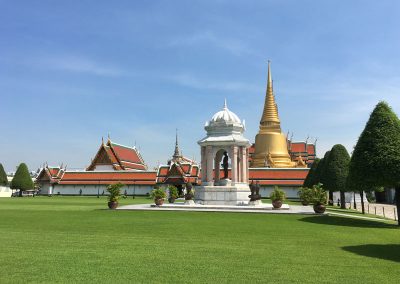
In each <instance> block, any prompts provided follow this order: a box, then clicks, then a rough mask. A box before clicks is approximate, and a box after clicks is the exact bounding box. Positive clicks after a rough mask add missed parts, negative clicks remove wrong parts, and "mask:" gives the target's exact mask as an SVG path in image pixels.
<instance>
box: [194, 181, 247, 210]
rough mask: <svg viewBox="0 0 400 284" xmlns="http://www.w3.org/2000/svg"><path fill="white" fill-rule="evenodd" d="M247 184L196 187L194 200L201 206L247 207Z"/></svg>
mask: <svg viewBox="0 0 400 284" xmlns="http://www.w3.org/2000/svg"><path fill="white" fill-rule="evenodd" d="M250 193H251V192H250V189H249V185H248V184H247V183H237V184H235V185H230V186H199V187H196V191H195V200H196V203H198V204H203V205H247V204H248V203H249V197H248V196H249V195H250Z"/></svg>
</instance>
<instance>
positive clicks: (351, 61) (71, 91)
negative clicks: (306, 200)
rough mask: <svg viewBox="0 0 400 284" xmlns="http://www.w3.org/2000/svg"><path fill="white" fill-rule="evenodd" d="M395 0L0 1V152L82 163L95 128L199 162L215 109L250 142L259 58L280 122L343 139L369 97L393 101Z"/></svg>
mask: <svg viewBox="0 0 400 284" xmlns="http://www.w3.org/2000/svg"><path fill="white" fill-rule="evenodd" d="M399 12H400V2H399V1H278V0H277V1H216V0H213V1H205V0H201V1H98V0H97V1H17V0H12V1H2V0H0V120H1V124H0V133H1V134H0V135H1V136H0V137H1V138H0V162H1V163H3V165H4V166H5V168H6V169H7V170H14V169H15V167H16V166H17V165H18V164H19V163H20V162H26V163H27V164H28V166H29V167H30V168H31V169H32V170H35V169H36V168H37V167H38V166H40V165H41V164H42V163H43V162H46V161H47V162H48V163H49V164H50V165H56V164H58V163H61V162H63V163H64V164H68V166H69V167H70V168H80V167H85V166H86V165H88V163H89V162H90V159H91V158H92V157H93V156H94V154H95V153H96V151H97V149H98V147H99V145H100V143H101V137H102V136H104V137H106V136H107V134H108V133H110V135H111V138H112V140H114V141H115V142H119V143H121V144H127V145H133V144H134V143H135V141H136V145H137V146H138V147H140V149H141V153H142V155H143V157H144V159H145V160H146V162H147V163H148V164H149V165H150V166H151V167H154V166H156V165H157V163H158V161H159V162H161V163H165V162H166V160H167V159H168V158H169V157H170V156H171V155H172V153H173V149H174V139H175V128H178V129H179V137H180V144H181V148H182V151H183V154H184V155H186V156H188V157H193V156H194V157H196V159H197V160H199V156H200V155H199V147H198V145H197V141H198V140H199V139H201V138H202V137H203V136H204V134H205V132H204V129H203V127H204V123H205V121H206V120H208V119H210V117H211V116H212V115H213V114H214V113H215V112H216V111H218V110H220V109H221V108H222V105H223V100H224V98H227V100H228V106H229V108H230V109H231V110H232V111H234V112H235V113H236V114H238V116H239V117H240V118H241V119H245V120H246V126H247V131H246V133H245V135H246V136H247V138H249V139H250V140H251V141H253V140H254V137H255V134H256V133H257V130H258V124H259V119H260V116H261V112H262V107H263V102H264V94H265V85H266V75H267V65H266V62H267V60H268V59H270V60H271V61H272V75H273V79H274V91H275V96H276V99H277V103H278V106H279V114H280V118H281V122H282V128H283V131H284V132H285V133H286V132H287V131H288V130H289V131H290V132H293V137H294V140H304V139H305V138H306V137H307V136H308V135H309V136H310V137H313V138H312V139H314V138H315V137H318V142H317V147H318V154H319V155H320V156H321V155H323V153H324V152H325V151H326V150H328V149H330V148H331V147H332V146H333V145H334V144H336V143H341V144H344V145H345V146H346V147H347V149H348V150H349V151H351V150H352V148H353V146H354V144H355V143H356V141H357V138H358V136H359V134H360V132H361V131H362V129H363V127H364V125H365V123H366V120H367V119H368V116H369V114H370V112H371V111H372V109H373V107H374V105H376V103H378V101H379V100H386V101H387V102H388V103H389V104H390V105H391V106H392V108H393V109H394V111H395V112H396V113H398V114H399V113H400V80H399V79H400V69H399V67H398V66H400V56H399V51H400V29H399V27H400V17H399Z"/></svg>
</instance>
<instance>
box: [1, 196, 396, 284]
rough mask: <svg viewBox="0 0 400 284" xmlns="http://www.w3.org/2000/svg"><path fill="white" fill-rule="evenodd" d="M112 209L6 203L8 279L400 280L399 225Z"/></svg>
mask: <svg viewBox="0 0 400 284" xmlns="http://www.w3.org/2000/svg"><path fill="white" fill-rule="evenodd" d="M121 202H122V203H123V204H132V203H143V202H151V201H150V200H149V199H146V198H136V199H125V200H122V201H121ZM104 208H106V199H105V198H104V197H102V198H100V199H98V198H96V197H52V198H48V197H35V198H3V199H0V232H1V234H0V265H1V273H0V283H15V282H51V283H55V282H70V283H74V282H85V283H88V282H98V283H103V282H118V283H121V282H199V283H212V282H219V283H230V282H248V283H253V282H273V283H316V282H322V283H339V282H341V283H399V279H400V229H398V228H397V226H395V225H393V224H394V223H384V222H373V221H365V220H357V219H352V218H341V217H332V216H301V215H281V214H249V213H246V214H243V213H209V212H207V213H205V212H145V211H143V212H142V211H111V210H103V209H104Z"/></svg>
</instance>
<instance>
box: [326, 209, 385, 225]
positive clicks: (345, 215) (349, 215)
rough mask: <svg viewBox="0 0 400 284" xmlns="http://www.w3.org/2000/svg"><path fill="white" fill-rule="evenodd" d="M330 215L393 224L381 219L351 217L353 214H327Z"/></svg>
mask: <svg viewBox="0 0 400 284" xmlns="http://www.w3.org/2000/svg"><path fill="white" fill-rule="evenodd" d="M327 214H328V215H332V216H341V217H349V218H356V219H363V220H371V221H379V222H391V221H389V220H385V219H379V218H374V217H366V216H357V215H351V214H343V213H336V212H332V211H330V212H327Z"/></svg>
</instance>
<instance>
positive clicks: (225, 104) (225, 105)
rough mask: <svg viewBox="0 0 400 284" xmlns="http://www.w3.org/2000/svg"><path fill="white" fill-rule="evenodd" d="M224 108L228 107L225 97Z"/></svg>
mask: <svg viewBox="0 0 400 284" xmlns="http://www.w3.org/2000/svg"><path fill="white" fill-rule="evenodd" d="M224 109H228V104H227V103H226V98H225V99H224Z"/></svg>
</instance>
